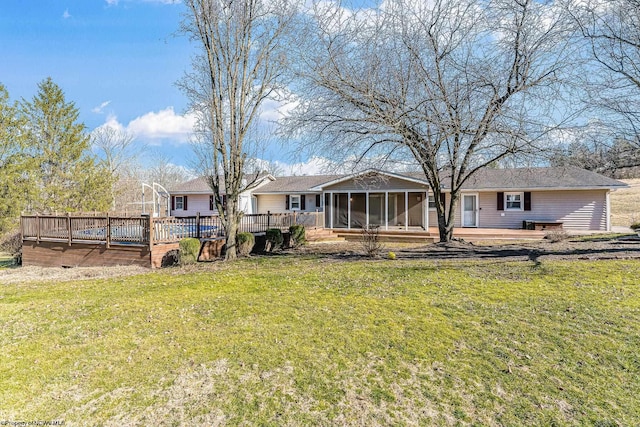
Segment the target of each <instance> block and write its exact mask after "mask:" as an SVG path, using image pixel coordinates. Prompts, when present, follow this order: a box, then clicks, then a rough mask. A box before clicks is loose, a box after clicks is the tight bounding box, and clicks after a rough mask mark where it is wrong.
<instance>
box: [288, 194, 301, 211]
mask: <svg viewBox="0 0 640 427" xmlns="http://www.w3.org/2000/svg"><path fill="white" fill-rule="evenodd" d="M290 200H291V202H290V203H291V205H290V206H289V209H291V210H292V211H294V210H300V196H296V195H291V199H290Z"/></svg>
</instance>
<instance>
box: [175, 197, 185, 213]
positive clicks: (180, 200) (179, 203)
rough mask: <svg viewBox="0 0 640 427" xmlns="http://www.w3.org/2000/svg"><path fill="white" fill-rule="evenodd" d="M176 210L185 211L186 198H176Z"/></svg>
mask: <svg viewBox="0 0 640 427" xmlns="http://www.w3.org/2000/svg"><path fill="white" fill-rule="evenodd" d="M176 210H177V211H181V210H184V198H183V197H182V196H176Z"/></svg>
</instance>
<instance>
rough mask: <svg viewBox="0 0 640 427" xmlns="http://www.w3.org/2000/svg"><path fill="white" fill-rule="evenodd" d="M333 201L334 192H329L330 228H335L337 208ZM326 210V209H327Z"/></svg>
mask: <svg viewBox="0 0 640 427" xmlns="http://www.w3.org/2000/svg"><path fill="white" fill-rule="evenodd" d="M334 205H335V203H333V192H331V193H329V228H331V229H333V211H334V209H335V208H336V207H335V206H334ZM325 210H326V209H325Z"/></svg>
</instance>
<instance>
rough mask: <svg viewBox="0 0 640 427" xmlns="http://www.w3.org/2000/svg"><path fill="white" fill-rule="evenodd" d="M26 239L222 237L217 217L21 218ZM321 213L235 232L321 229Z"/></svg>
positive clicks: (260, 221) (255, 222) (250, 223)
mask: <svg viewBox="0 0 640 427" xmlns="http://www.w3.org/2000/svg"><path fill="white" fill-rule="evenodd" d="M20 223H21V231H22V238H23V239H25V240H38V241H39V240H64V241H67V242H68V243H69V245H71V244H72V243H73V242H78V243H87V242H95V243H105V244H106V245H107V246H109V245H110V244H141V245H149V244H156V243H170V242H176V241H180V240H181V239H184V238H187V237H194V238H198V239H203V238H213V237H223V236H224V230H223V227H222V222H221V220H220V217H218V216H217V215H216V216H199V215H197V216H194V217H182V218H177V217H167V218H150V217H148V216H140V217H113V216H108V215H106V216H84V215H83V216H77V215H64V216H55V215H23V216H22V217H21V221H20ZM323 223H324V216H323V213H322V212H293V213H282V214H273V213H266V214H251V215H243V216H242V217H241V219H240V224H239V228H238V232H250V233H262V232H265V231H266V230H267V229H269V228H280V229H282V230H286V229H288V228H289V227H290V226H291V225H294V224H301V225H304V226H306V227H317V228H320V227H322V225H323Z"/></svg>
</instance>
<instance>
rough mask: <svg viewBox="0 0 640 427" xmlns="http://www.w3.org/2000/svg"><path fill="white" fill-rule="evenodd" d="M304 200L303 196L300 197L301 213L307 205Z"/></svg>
mask: <svg viewBox="0 0 640 427" xmlns="http://www.w3.org/2000/svg"><path fill="white" fill-rule="evenodd" d="M304 199H305V197H304V194H303V195H302V196H300V210H301V211H304V210H306V209H307V204H306V202H305V200H304Z"/></svg>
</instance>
